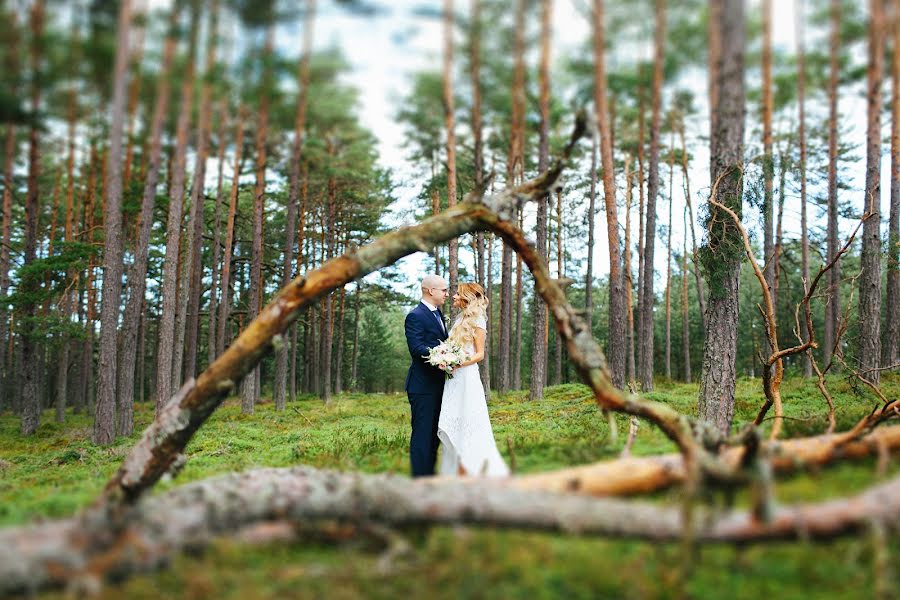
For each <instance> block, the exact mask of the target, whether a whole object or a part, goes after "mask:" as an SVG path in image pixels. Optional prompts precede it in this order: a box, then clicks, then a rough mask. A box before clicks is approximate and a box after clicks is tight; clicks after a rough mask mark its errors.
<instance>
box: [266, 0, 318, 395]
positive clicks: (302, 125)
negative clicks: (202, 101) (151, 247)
mask: <svg viewBox="0 0 900 600" xmlns="http://www.w3.org/2000/svg"><path fill="white" fill-rule="evenodd" d="M315 10H316V2H315V0H307V2H306V7H305V12H304V16H303V50H302V56H301V57H300V61H299V67H298V72H297V83H298V86H299V95H298V98H297V113H296V116H295V119H294V143H293V147H292V152H291V179H290V189H289V192H288V206H287V216H286V221H285V239H284V267H283V269H282V274H281V285H282V286H285V285H287V284H288V282H290V280H291V279H292V275H293V270H294V234H295V227H296V225H297V204H298V203H299V201H300V162H301V155H302V151H303V136H304V135H305V131H306V109H307V102H308V99H309V76H310V75H309V60H310V55H311V54H312V39H313V38H312V36H313V21H314V18H315ZM288 352H290V348H289V347H288V344H285V346H284V348H283V349H282V350H280V351H279V352H278V354H277V355H276V357H275V382H274V384H273V390H272V396H273V399H274V401H275V410H284V408H285V403H286V398H285V396H286V394H287V374H288V370H287V362H288ZM292 395H293V394H292Z"/></svg>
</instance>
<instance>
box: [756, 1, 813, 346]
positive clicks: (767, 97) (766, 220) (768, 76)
mask: <svg viewBox="0 0 900 600" xmlns="http://www.w3.org/2000/svg"><path fill="white" fill-rule="evenodd" d="M761 8H762V26H763V45H762V126H763V206H762V212H763V265H764V270H763V272H764V273H765V276H766V285H768V286H769V292H770V293H771V291H772V289H773V288H774V285H775V283H774V281H775V269H774V264H773V263H774V261H773V260H772V255H773V253H774V241H773V231H772V230H773V225H774V216H775V211H774V209H773V206H774V194H773V191H774V179H775V159H774V156H773V154H772V108H773V105H774V103H775V100H774V93H773V90H772V0H762V7H761ZM797 18H798V20H799V19H801V18H802V17H800V16H799V15H798V17H797ZM798 58H799V57H798ZM799 85H800V82H799V81H798V89H799ZM801 185H802V184H801ZM807 272H808V269H807V271H804V281H805V280H806V279H805V274H806V273H807ZM764 343H767V342H764ZM771 353H772V348H769V347H766V349H765V350H764V354H771Z"/></svg>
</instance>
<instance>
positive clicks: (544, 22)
mask: <svg viewBox="0 0 900 600" xmlns="http://www.w3.org/2000/svg"><path fill="white" fill-rule="evenodd" d="M552 11H553V2H552V1H551V0H547V1H546V2H544V3H542V4H541V55H540V67H539V70H538V86H539V88H540V113H541V125H540V130H539V136H540V137H539V140H538V170H539V171H544V169H546V168H547V164H548V162H549V160H550V43H551V41H552V40H551V24H552V21H551V19H552ZM591 177H592V178H593V177H594V175H593V171H592V173H591ZM592 181H593V179H592ZM549 201H550V197H549V196H544V197H542V198H539V199H538V202H537V223H536V225H535V240H536V244H537V249H538V252H539V253H540V256H541V259H542V260H543V261H544V262H546V261H547V254H546V252H547V210H548V203H549ZM591 201H592V202H593V192H592V194H591ZM592 214H593V213H592V211H591V212H590V213H589V215H588V219H589V221H588V223H589V225H588V227H589V229H588V231H589V233H588V249H589V250H588V274H589V275H588V277H589V278H588V287H587V292H586V293H587V300H586V302H587V306H588V312H587V318H588V323H590V314H591V313H590V298H591V296H590V294H591V288H590V272H591V264H592V263H591V255H590V248H591V242H592V239H591V235H592V233H593V220H592V217H591V215H592ZM546 322H547V305H546V304H544V301H543V300H542V299H541V298H540V294H538V293H537V289H536V288H535V290H534V296H533V301H532V305H531V384H530V386H529V392H528V398H529V400H541V399H543V397H544V385H545V383H546V381H547V337H546V336H545V334H544V332H545V331H546V327H547V326H546Z"/></svg>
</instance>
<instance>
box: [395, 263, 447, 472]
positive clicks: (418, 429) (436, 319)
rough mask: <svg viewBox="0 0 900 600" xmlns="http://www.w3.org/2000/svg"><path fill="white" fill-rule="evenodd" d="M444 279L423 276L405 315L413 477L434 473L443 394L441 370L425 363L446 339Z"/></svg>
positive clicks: (410, 453)
mask: <svg viewBox="0 0 900 600" xmlns="http://www.w3.org/2000/svg"><path fill="white" fill-rule="evenodd" d="M448 295H449V291H448V290H447V282H446V281H444V279H443V277H440V276H438V275H427V276H426V277H425V278H424V279H422V301H421V302H420V303H419V304H418V306H416V307H415V308H414V309H413V310H412V311H411V312H410V313H409V314H408V315H406V326H405V327H406V345H407V346H409V354H410V356H411V357H412V364H411V365H410V366H409V372H408V373H407V374H406V394H407V396H409V407H410V409H411V410H412V439H410V442H409V460H410V463H411V464H412V475H413V477H422V476H423V475H434V463H435V462H436V461H437V449H438V437H437V429H438V418H439V417H440V416H441V396H442V395H443V393H444V378H445V376H444V373H443V371H441V370H440V369H438V368H437V367H432V366H431V365H429V364H428V363H426V362H425V358H423V357H427V356H428V351H429V350H430V349H432V348H434V347H435V346H437V345H439V344H440V343H441V342H443V341H444V340H446V339H447V325H446V323H445V322H444V315H443V314H441V310H440V308H439V307H440V306H441V305H442V304H443V303H444V302H445V301H446V300H447V296H448Z"/></svg>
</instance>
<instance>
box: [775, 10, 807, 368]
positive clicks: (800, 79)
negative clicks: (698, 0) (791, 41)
mask: <svg viewBox="0 0 900 600" xmlns="http://www.w3.org/2000/svg"><path fill="white" fill-rule="evenodd" d="M802 9H803V2H802V0H798V1H797V10H796V13H797V15H798V16H797V18H796V24H797V112H798V114H797V119H798V125H797V128H798V129H797V137H798V138H800V139H799V144H800V165H799V166H800V252H801V258H800V270H801V276H802V277H803V281H804V286H808V285H809V228H808V226H807V220H806V53H805V50H804V41H803V21H804V19H805V16H804V15H803V12H802ZM770 289H771V286H770ZM802 321H803V325H802V326H801V327H802V328H803V332H804V333H803V338H804V339H809V336H810V332H809V331H808V330H807V327H806V320H805V319H803V320H802ZM803 375H804V376H805V377H812V362H811V361H810V359H809V356H808V355H807V354H806V353H804V356H803Z"/></svg>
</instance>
